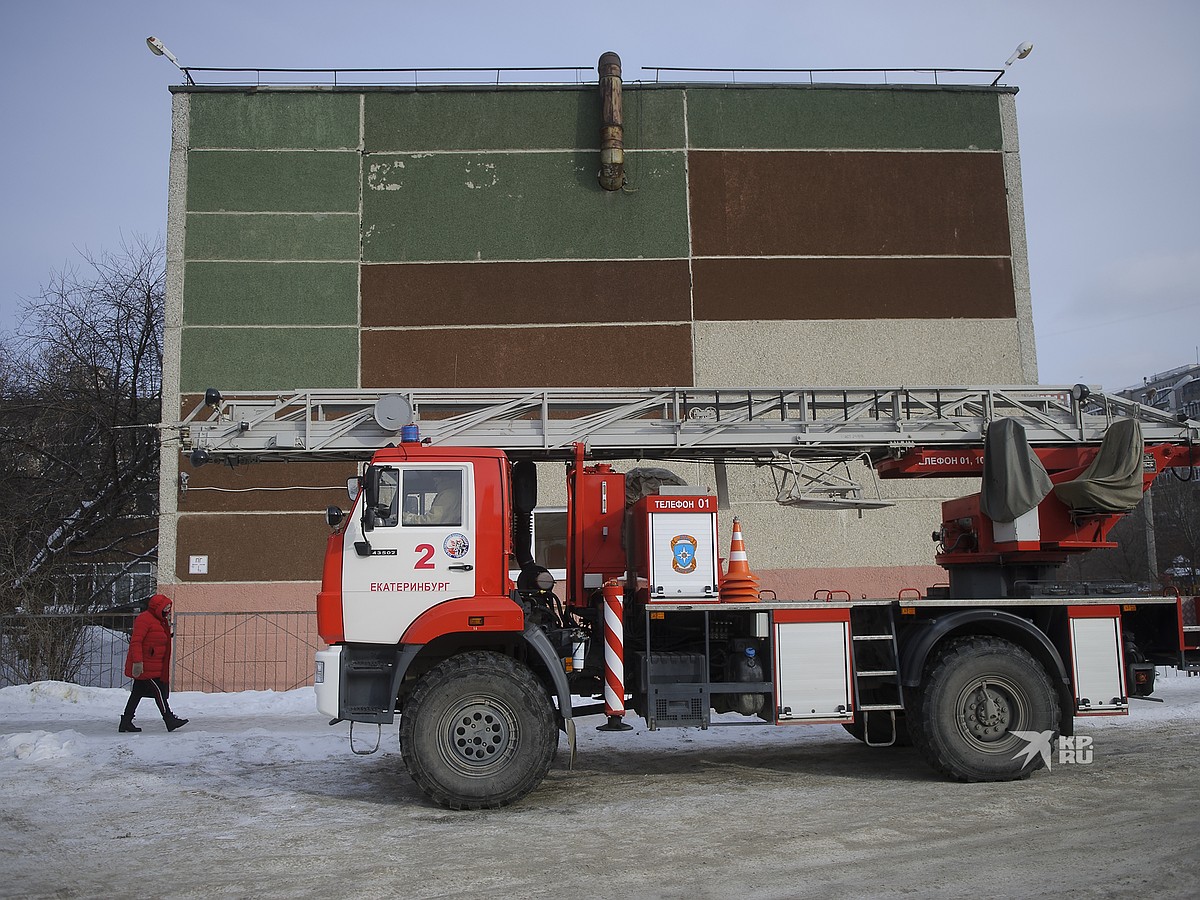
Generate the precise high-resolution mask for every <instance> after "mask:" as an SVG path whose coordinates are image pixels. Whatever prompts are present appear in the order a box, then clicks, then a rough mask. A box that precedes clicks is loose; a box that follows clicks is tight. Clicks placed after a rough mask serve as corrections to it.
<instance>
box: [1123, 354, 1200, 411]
mask: <svg viewBox="0 0 1200 900" xmlns="http://www.w3.org/2000/svg"><path fill="white" fill-rule="evenodd" d="M1117 394H1118V395H1119V396H1121V397H1127V398H1129V399H1130V400H1137V401H1139V402H1140V403H1144V404H1146V405H1147V406H1153V407H1154V408H1155V409H1165V410H1167V411H1168V412H1175V413H1183V414H1184V415H1186V416H1187V417H1188V418H1189V419H1200V364H1195V363H1193V364H1189V365H1186V366H1176V367H1175V368H1174V369H1168V370H1167V371H1165V372H1159V373H1158V374H1157V375H1151V376H1150V377H1149V378H1144V379H1143V380H1142V384H1140V385H1134V386H1133V387H1127V388H1125V389H1124V390H1120V391H1117Z"/></svg>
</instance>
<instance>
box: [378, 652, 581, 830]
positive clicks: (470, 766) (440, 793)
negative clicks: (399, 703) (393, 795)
mask: <svg viewBox="0 0 1200 900" xmlns="http://www.w3.org/2000/svg"><path fill="white" fill-rule="evenodd" d="M557 746H558V729H557V727H556V725H555V721H554V707H553V705H552V704H551V702H550V698H549V696H548V695H547V694H546V690H545V688H544V687H543V686H542V684H541V682H540V681H538V680H537V678H536V677H535V676H534V674H533V673H532V672H531V671H529V669H528V668H526V667H525V666H523V665H521V664H520V663H518V662H516V661H515V660H513V659H510V658H509V657H507V656H503V655H501V654H499V653H492V652H487V651H475V652H471V653H463V654H460V655H458V656H454V657H451V658H450V659H447V660H446V661H445V662H442V663H440V664H439V665H437V666H435V667H434V668H433V669H430V670H429V671H428V672H426V673H425V675H423V676H422V677H421V679H420V680H419V681H418V682H417V685H416V686H415V687H414V688H413V691H412V693H411V694H410V695H409V698H408V702H407V703H406V704H405V707H404V712H403V714H402V715H401V717H400V750H401V753H402V754H403V756H404V764H405V766H406V767H407V768H408V774H409V775H411V776H412V779H413V781H415V782H416V783H417V785H418V786H419V787H420V788H421V790H423V791H424V792H425V793H426V794H427V795H428V796H429V797H430V799H432V800H433V801H434V802H436V803H439V804H441V805H442V806H446V807H449V808H450V809H483V808H484V807H498V806H506V805H508V804H509V803H512V802H514V801H516V800H519V799H521V798H522V797H524V796H525V795H526V794H528V793H529V792H530V791H531V790H533V789H534V788H535V787H537V786H538V784H539V783H541V780H542V779H543V778H545V777H546V772H547V771H549V769H550V761H551V760H552V759H553V757H554V751H555V748H556V747H557Z"/></svg>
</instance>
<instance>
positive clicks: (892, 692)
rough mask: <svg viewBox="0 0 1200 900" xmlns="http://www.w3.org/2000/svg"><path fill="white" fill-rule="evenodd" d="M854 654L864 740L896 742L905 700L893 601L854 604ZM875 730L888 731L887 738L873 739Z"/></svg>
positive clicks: (858, 708) (852, 617) (851, 625)
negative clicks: (897, 717)
mask: <svg viewBox="0 0 1200 900" xmlns="http://www.w3.org/2000/svg"><path fill="white" fill-rule="evenodd" d="M850 658H851V662H852V664H853V666H854V696H855V703H856V704H857V706H856V711H857V712H860V713H862V730H863V741H864V742H865V743H867V744H868V745H870V746H873V747H874V746H888V745H890V744H894V743H895V742H896V714H897V713H898V712H899V711H901V710H903V709H904V702H903V697H902V691H903V688H902V686H901V684H900V650H899V647H898V646H897V644H896V621H895V617H894V614H893V605H892V604H891V603H888V604H872V605H862V606H853V607H851V608H850ZM880 718H883V719H885V720H886V721H887V724H886V726H884V727H879V725H880V723H879V721H878V720H879V719H880ZM873 733H874V734H875V735H880V734H883V735H887V739H886V740H883V741H876V740H872V737H871V736H872V734H873Z"/></svg>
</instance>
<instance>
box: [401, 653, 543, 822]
mask: <svg viewBox="0 0 1200 900" xmlns="http://www.w3.org/2000/svg"><path fill="white" fill-rule="evenodd" d="M480 674H487V675H488V677H490V678H492V679H495V680H496V681H497V682H500V681H507V682H508V683H510V684H512V685H514V686H515V687H516V688H517V690H518V691H519V692H520V693H521V694H523V695H524V700H525V702H524V703H523V705H524V707H525V711H526V712H527V713H529V714H530V716H531V717H532V722H533V725H534V733H532V734H530V735H529V737H530V739H531V740H532V741H534V747H533V750H534V759H533V761H532V763H531V764H530V765H529V767H528V770H527V771H526V772H525V773H523V775H522V777H521V779H520V781H519V783H518V784H516V785H514V786H513V787H511V788H510V789H508V790H506V791H503V792H500V793H494V794H491V793H490V794H485V795H482V796H465V795H464V794H461V793H455V792H454V791H453V790H452V789H450V788H448V787H447V786H445V785H443V784H442V782H441V781H440V780H439V779H438V778H437V776H436V775H435V773H434V772H432V771H431V770H429V769H428V768H427V767H426V766H425V765H424V763H423V761H422V759H421V757H420V754H419V753H417V752H410V751H411V750H412V748H414V747H415V746H416V731H417V729H419V728H421V727H423V725H422V720H423V719H424V716H422V715H421V711H422V707H423V705H424V704H425V703H426V702H428V700H429V697H430V695H431V694H432V693H433V692H434V691H435V690H437V689H439V688H441V687H442V686H443V685H445V684H447V683H450V682H452V681H455V680H458V679H460V678H463V677H466V676H468V675H470V676H477V675H480ZM406 747H407V748H410V750H409V751H406V750H405V748H406ZM557 747H558V728H557V725H556V724H555V721H554V712H553V706H552V704H551V703H550V700H549V697H547V696H546V691H545V688H544V687H543V686H542V684H541V682H540V681H538V679H537V677H536V676H535V675H534V674H533V673H532V672H531V671H530V670H529V669H528V668H527V667H526V666H524V665H523V664H521V663H520V662H518V661H516V660H515V659H512V658H511V657H508V656H505V655H504V654H501V653H495V652H492V651H487V650H476V651H471V652H467V653H460V654H458V655H456V656H452V657H450V658H449V659H446V660H444V661H443V662H441V663H439V664H438V665H437V666H435V667H434V668H432V669H430V670H429V671H428V672H426V673H425V674H424V675H423V676H421V679H420V680H419V681H418V682H417V684H416V686H415V687H414V688H413V690H412V693H411V694H410V695H409V697H408V701H407V703H406V704H405V712H404V714H402V715H401V717H400V752H401V755H402V757H403V759H404V764H405V767H406V768H407V770H408V774H409V776H410V777H411V778H412V780H413V781H414V782H416V784H417V786H418V787H419V788H420V789H421V790H422V791H423V792H424V793H425V794H426V796H428V797H429V798H430V799H431V800H433V801H434V802H435V803H437V804H439V805H440V806H444V807H446V808H448V809H456V810H462V809H472V810H476V809H498V808H500V807H502V806H507V805H509V804H510V803H514V802H516V801H517V800H520V799H521V798H522V797H524V796H525V795H526V794H528V793H529V792H530V791H532V790H533V789H534V788H535V787H537V786H538V784H540V783H541V781H542V779H543V778H545V777H546V773H547V772H548V771H549V769H550V764H551V762H552V761H553V759H554V753H555V751H556V750H557Z"/></svg>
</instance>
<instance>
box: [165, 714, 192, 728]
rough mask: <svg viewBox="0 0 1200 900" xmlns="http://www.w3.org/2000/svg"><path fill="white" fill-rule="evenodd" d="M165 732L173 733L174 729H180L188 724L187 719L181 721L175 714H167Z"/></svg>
mask: <svg viewBox="0 0 1200 900" xmlns="http://www.w3.org/2000/svg"><path fill="white" fill-rule="evenodd" d="M165 721H166V723H167V731H174V730H175V729H176V728H182V727H183V726H184V725H186V724H187V723H188V720H187V719H181V718H179V716H177V715H175V713H169V714H168V715H167V718H166V720H165Z"/></svg>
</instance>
